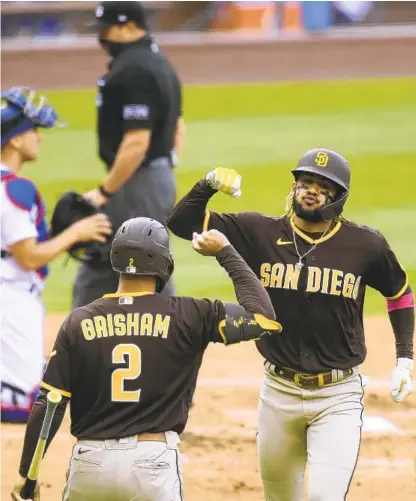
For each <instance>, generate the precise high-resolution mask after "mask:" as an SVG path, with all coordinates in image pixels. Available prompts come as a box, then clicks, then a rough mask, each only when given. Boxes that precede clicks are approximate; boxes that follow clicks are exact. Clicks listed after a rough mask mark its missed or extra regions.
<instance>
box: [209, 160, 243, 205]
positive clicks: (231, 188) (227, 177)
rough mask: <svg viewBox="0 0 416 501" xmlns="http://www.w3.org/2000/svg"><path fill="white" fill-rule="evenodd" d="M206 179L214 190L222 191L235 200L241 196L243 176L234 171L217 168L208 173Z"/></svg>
mask: <svg viewBox="0 0 416 501" xmlns="http://www.w3.org/2000/svg"><path fill="white" fill-rule="evenodd" d="M205 179H206V180H207V182H208V184H209V185H210V186H211V188H212V189H213V190H217V191H221V192H222V193H225V194H227V195H231V196H232V197H233V198H238V197H240V196H241V176H240V174H239V173H238V172H237V171H236V170H234V169H226V168H224V167H217V168H216V169H214V170H212V171H211V172H208V174H207V175H206V177H205Z"/></svg>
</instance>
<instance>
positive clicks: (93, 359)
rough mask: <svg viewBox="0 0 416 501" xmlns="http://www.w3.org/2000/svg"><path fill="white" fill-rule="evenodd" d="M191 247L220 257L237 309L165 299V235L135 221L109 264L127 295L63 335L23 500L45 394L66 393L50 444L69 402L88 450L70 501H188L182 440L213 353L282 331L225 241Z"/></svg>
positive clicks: (81, 315) (47, 381) (35, 419)
mask: <svg viewBox="0 0 416 501" xmlns="http://www.w3.org/2000/svg"><path fill="white" fill-rule="evenodd" d="M193 247H194V249H195V250H196V251H197V252H199V253H200V254H203V255H210V256H216V258H217V261H218V262H219V263H220V265H221V266H222V267H223V268H224V269H225V270H226V271H227V272H228V274H229V275H230V277H231V279H232V281H233V284H234V288H235V293H236V296H237V298H238V303H239V304H223V303H222V302H221V301H210V300H208V299H202V300H198V299H193V298H191V297H163V296H161V295H158V294H155V292H160V291H161V290H162V289H163V287H164V286H165V284H166V283H167V282H168V280H169V278H170V276H171V274H172V271H173V258H172V254H171V253H170V251H169V237H168V233H167V231H166V229H165V227H164V226H163V225H162V224H161V223H159V222H157V221H155V220H152V219H149V218H135V219H130V220H128V221H126V222H125V223H124V224H123V225H122V226H121V227H120V229H119V230H118V231H117V233H116V235H115V237H114V241H113V243H112V248H111V264H112V267H113V269H114V270H115V271H117V272H119V273H120V281H119V287H118V291H117V293H116V294H108V295H107V296H104V297H103V298H101V299H98V300H97V301H94V302H93V303H91V304H89V305H87V306H85V307H81V308H77V309H75V310H73V311H72V312H71V313H70V314H69V316H68V317H67V318H66V320H65V321H64V323H63V325H62V327H61V329H60V331H59V333H58V336H57V339H56V342H55V346H54V348H53V351H52V353H51V356H50V359H49V363H48V366H47V369H46V372H45V374H44V377H43V380H42V383H41V388H42V389H41V393H40V395H39V397H38V399H37V400H36V403H35V405H34V408H33V411H32V414H31V416H30V419H29V422H28V425H27V430H26V435H25V441H24V447H23V453H22V459H21V463H20V469H19V474H20V476H21V478H19V479H18V482H17V483H16V486H15V488H14V490H13V493H12V498H13V499H14V500H20V499H21V497H20V494H19V493H20V492H21V487H22V484H23V482H24V478H25V477H26V476H27V472H28V469H29V465H30V461H31V458H32V456H33V452H34V450H35V447H36V442H37V439H38V437H39V432H40V427H41V424H42V420H43V417H44V415H45V409H46V395H47V391H48V390H56V391H59V392H60V393H61V395H62V397H63V400H62V404H60V406H59V407H58V408H57V410H56V412H55V416H54V420H53V422H52V428H51V432H50V437H49V442H50V440H51V439H52V438H53V436H54V434H55V433H56V431H57V429H58V428H59V426H60V423H61V421H62V418H63V415H64V412H65V407H66V402H67V401H68V400H71V433H72V434H73V435H74V436H75V437H76V438H77V439H78V442H77V444H76V445H75V447H74V449H73V453H72V457H71V461H70V466H69V470H68V476H67V484H66V487H65V490H64V493H63V499H64V500H68V501H90V500H94V501H130V500H131V501H132V500H134V501H183V499H184V498H183V488H182V473H181V462H180V455H179V451H178V444H179V434H180V433H181V432H182V431H183V429H184V428H185V424H186V422H187V418H188V410H189V404H190V400H191V399H190V396H191V395H190V393H192V392H193V391H194V389H195V380H196V378H197V374H198V369H199V367H200V363H201V359H202V356H203V353H204V351H205V349H206V347H207V345H208V343H210V342H214V343H224V344H227V345H228V344H233V343H238V342H240V341H249V340H254V339H258V338H260V337H262V336H263V335H271V334H273V335H277V334H278V333H280V331H281V326H280V324H279V323H277V322H276V321H275V315H274V311H273V307H272V304H271V302H270V299H269V297H268V295H267V293H266V291H265V290H264V288H263V286H262V285H261V283H260V281H259V280H258V279H257V277H256V276H255V274H254V273H253V272H252V271H251V270H250V268H249V267H248V266H247V264H246V263H245V262H244V261H243V259H242V258H241V257H240V256H239V255H238V254H237V252H236V251H235V250H234V248H233V247H232V246H231V245H230V244H229V242H228V240H227V239H226V237H224V235H222V234H221V233H219V232H218V231H210V232H206V233H202V234H200V235H199V234H195V235H194V236H193Z"/></svg>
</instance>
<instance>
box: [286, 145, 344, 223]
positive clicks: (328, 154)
mask: <svg viewBox="0 0 416 501" xmlns="http://www.w3.org/2000/svg"><path fill="white" fill-rule="evenodd" d="M303 173H310V174H316V175H318V176H321V177H324V178H325V179H329V180H330V181H332V182H333V183H335V184H336V185H337V187H338V188H339V190H338V193H337V195H336V197H335V200H334V201H333V202H331V203H329V204H324V205H323V206H322V207H321V208H320V209H318V212H319V214H320V215H321V217H322V219H323V220H324V221H329V220H330V219H334V218H335V217H337V216H339V215H340V214H341V213H342V211H343V209H344V205H345V202H346V201H347V198H348V194H349V190H350V182H351V169H350V166H349V163H348V161H347V159H346V158H344V157H343V156H342V155H340V154H339V153H337V152H336V151H334V150H329V149H326V148H314V149H312V150H309V151H307V152H306V153H304V154H303V155H302V157H301V158H300V160H299V162H298V165H297V166H296V168H295V169H293V170H292V174H293V175H294V176H295V179H298V177H299V175H300V174H303Z"/></svg>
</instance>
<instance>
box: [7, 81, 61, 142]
mask: <svg viewBox="0 0 416 501" xmlns="http://www.w3.org/2000/svg"><path fill="white" fill-rule="evenodd" d="M1 99H2V106H1V145H2V146H4V145H5V144H6V143H7V142H8V141H10V139H12V138H13V137H15V136H19V135H20V134H24V133H25V132H27V131H28V130H30V129H35V128H37V127H43V128H51V127H55V126H61V127H62V126H65V125H66V124H64V123H63V122H59V121H58V115H57V113H56V111H55V110H54V109H53V107H52V106H51V105H50V104H49V103H48V102H47V100H46V98H45V96H42V95H40V94H37V93H36V91H35V90H34V89H31V88H29V87H11V88H10V89H6V90H5V91H3V92H2V93H1Z"/></svg>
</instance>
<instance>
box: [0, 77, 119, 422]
mask: <svg viewBox="0 0 416 501" xmlns="http://www.w3.org/2000/svg"><path fill="white" fill-rule="evenodd" d="M1 97H2V107H1V155H2V164H1V188H0V197H1V268H0V284H1V308H0V310H1V313H0V322H1V372H0V375H1V420H2V422H12V423H21V422H26V421H27V419H28V416H29V414H30V411H31V407H32V405H33V402H34V400H35V398H36V394H37V391H38V385H39V382H40V380H41V377H42V373H43V368H44V343H43V326H44V307H43V304H42V300H41V297H40V295H41V292H42V290H43V288H44V285H45V279H46V277H47V275H48V264H49V263H50V262H51V261H52V260H53V259H54V258H55V257H56V256H58V255H59V254H61V253H63V252H65V251H66V250H67V249H69V248H70V247H71V246H72V245H74V244H75V243H76V242H90V241H98V242H103V241H105V240H106V235H110V234H111V232H112V231H111V225H110V222H109V220H108V219H107V217H106V216H105V215H104V214H96V215H93V216H90V217H88V218H84V219H82V220H81V221H78V222H76V223H74V224H73V225H72V226H71V227H69V228H68V229H67V230H65V231H64V232H62V233H61V234H60V235H58V236H56V237H54V238H52V239H49V238H48V228H47V223H46V220H45V209H44V204H43V200H42V197H41V195H40V193H39V191H38V189H37V188H36V186H35V184H34V183H33V182H32V181H30V180H29V179H27V178H23V177H21V176H20V175H19V174H20V170H21V169H22V167H23V165H24V164H25V163H26V162H31V161H34V160H36V159H37V157H38V155H39V147H40V141H41V136H40V132H39V129H40V128H51V127H54V126H55V125H57V121H58V116H57V114H56V112H55V110H54V109H53V108H52V106H51V105H50V104H48V103H47V101H46V99H45V97H44V96H39V95H37V94H36V92H35V91H34V90H32V89H28V88H25V87H13V88H11V89H8V90H6V91H4V92H3V93H2V95H1Z"/></svg>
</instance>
